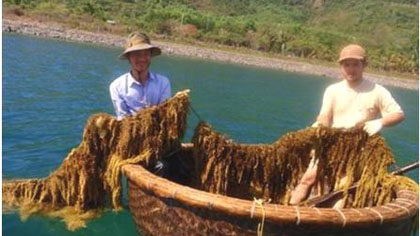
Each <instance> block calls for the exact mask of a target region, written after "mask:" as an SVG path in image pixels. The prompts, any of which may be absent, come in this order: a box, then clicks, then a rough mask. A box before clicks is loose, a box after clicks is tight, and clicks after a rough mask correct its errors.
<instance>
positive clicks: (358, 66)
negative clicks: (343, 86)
mask: <svg viewBox="0 0 420 236" xmlns="http://www.w3.org/2000/svg"><path fill="white" fill-rule="evenodd" d="M340 66H341V74H342V75H343V78H344V79H345V80H347V82H350V83H352V82H357V81H359V80H360V79H362V76H363V70H364V69H365V63H363V61H361V60H357V59H351V58H349V59H346V60H344V61H342V62H341V63H340Z"/></svg>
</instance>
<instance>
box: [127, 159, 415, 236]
mask: <svg viewBox="0 0 420 236" xmlns="http://www.w3.org/2000/svg"><path fill="white" fill-rule="evenodd" d="M123 173H124V174H125V175H126V176H127V179H128V188H129V190H128V196H129V206H130V210H131V213H132V215H133V219H134V221H135V224H136V228H137V231H138V233H139V234H141V235H144V236H149V235H150V236H158V235H159V236H161V235H257V228H258V224H259V223H261V222H262V219H263V217H264V219H265V220H264V235H266V236H267V235H279V236H280V235H284V236H300V235H315V236H317V235H319V236H321V235H323V236H329V235H331V236H332V235H340V236H341V235H344V236H373V235H378V236H379V235H380V236H394V235H398V236H405V235H407V236H408V235H410V232H411V222H412V220H413V219H414V217H416V215H417V214H418V200H417V199H418V193H414V192H410V191H406V190H403V191H400V192H398V193H397V199H395V200H394V201H393V202H391V203H389V204H386V205H384V206H379V207H373V208H362V209H342V210H334V209H331V208H308V207H293V206H283V205H276V204H264V207H263V208H261V207H258V206H256V205H255V204H254V203H253V202H252V201H247V200H243V199H237V198H232V197H227V196H221V195H216V194H211V193H207V192H204V191H200V190H197V189H193V188H190V187H186V186H183V185H180V184H177V183H174V182H171V181H169V180H167V179H164V178H160V177H158V176H156V175H154V174H152V173H150V172H149V171H147V170H146V169H144V168H143V167H141V166H136V165H126V166H124V167H123Z"/></svg>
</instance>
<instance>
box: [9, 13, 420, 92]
mask: <svg viewBox="0 0 420 236" xmlns="http://www.w3.org/2000/svg"><path fill="white" fill-rule="evenodd" d="M3 17H4V16H3ZM2 32H6V33H18V34H24V35H32V36H37V37H44V38H53V39H61V40H67V41H76V42H83V43H92V44H100V45H105V46H113V47H119V48H123V46H124V43H125V38H124V37H122V36H118V35H112V34H104V33H92V32H88V31H82V30H76V29H67V28H65V27H63V26H61V25H59V24H55V23H44V22H36V21H33V20H22V19H19V20H15V19H3V26H2ZM153 43H154V44H155V45H157V46H159V47H161V49H162V52H163V53H164V54H167V55H171V54H172V55H179V56H187V57H192V58H201V59H209V60H214V61H219V62H220V61H221V62H229V63H234V64H241V65H245V66H256V67H260V68H268V69H275V70H283V71H287V72H297V73H303V74H308V75H316V76H325V77H330V78H334V79H336V80H337V81H338V80H339V78H340V72H339V69H338V68H330V67H326V66H321V65H312V64H308V63H305V62H297V61H291V60H284V59H278V58H270V57H263V56H255V55H250V54H244V53H239V52H228V51H224V50H220V49H209V48H203V47H199V46H189V45H182V44H177V43H169V42H162V41H158V40H153ZM364 77H365V78H366V79H368V80H370V81H373V82H376V83H378V84H381V85H384V86H393V87H399V88H405V89H410V90H419V81H418V80H410V79H402V78H397V77H391V76H384V75H377V74H371V73H365V74H364Z"/></svg>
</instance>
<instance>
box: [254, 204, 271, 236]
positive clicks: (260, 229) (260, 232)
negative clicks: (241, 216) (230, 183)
mask: <svg viewBox="0 0 420 236" xmlns="http://www.w3.org/2000/svg"><path fill="white" fill-rule="evenodd" d="M267 202H270V199H269V200H268V201H267ZM255 204H257V205H258V206H259V207H261V210H262V220H261V223H258V228H257V235H258V236H263V235H264V221H265V210H264V199H262V198H260V199H256V198H255V197H254V201H253V202H252V207H251V218H253V216H254V211H255Z"/></svg>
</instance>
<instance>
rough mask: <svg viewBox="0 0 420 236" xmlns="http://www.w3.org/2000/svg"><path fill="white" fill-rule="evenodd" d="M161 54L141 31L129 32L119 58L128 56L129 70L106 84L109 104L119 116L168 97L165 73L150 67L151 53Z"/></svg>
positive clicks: (132, 112)
mask: <svg viewBox="0 0 420 236" xmlns="http://www.w3.org/2000/svg"><path fill="white" fill-rule="evenodd" d="M160 54H161V50H160V48H159V47H157V46H154V45H152V44H151V43H150V39H149V37H148V36H147V35H146V34H144V33H132V34H130V35H129V36H128V39H127V43H126V45H125V50H124V52H123V53H122V54H121V55H120V56H119V58H120V59H127V60H128V62H129V63H130V65H131V70H130V71H129V72H128V73H125V74H123V75H121V76H120V77H118V78H117V79H116V80H114V81H113V82H112V83H111V85H110V86H109V91H110V93H111V100H112V104H113V105H114V109H115V113H116V115H117V117H118V119H119V120H121V119H123V117H125V116H128V115H132V114H134V113H135V112H137V111H140V110H142V109H144V108H146V107H149V106H153V105H158V104H160V103H162V102H164V101H165V100H166V99H168V98H170V97H171V85H170V83H169V80H168V78H166V77H165V76H162V75H159V74H157V73H153V72H151V71H150V70H149V67H150V62H151V59H152V57H154V56H158V55H160Z"/></svg>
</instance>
